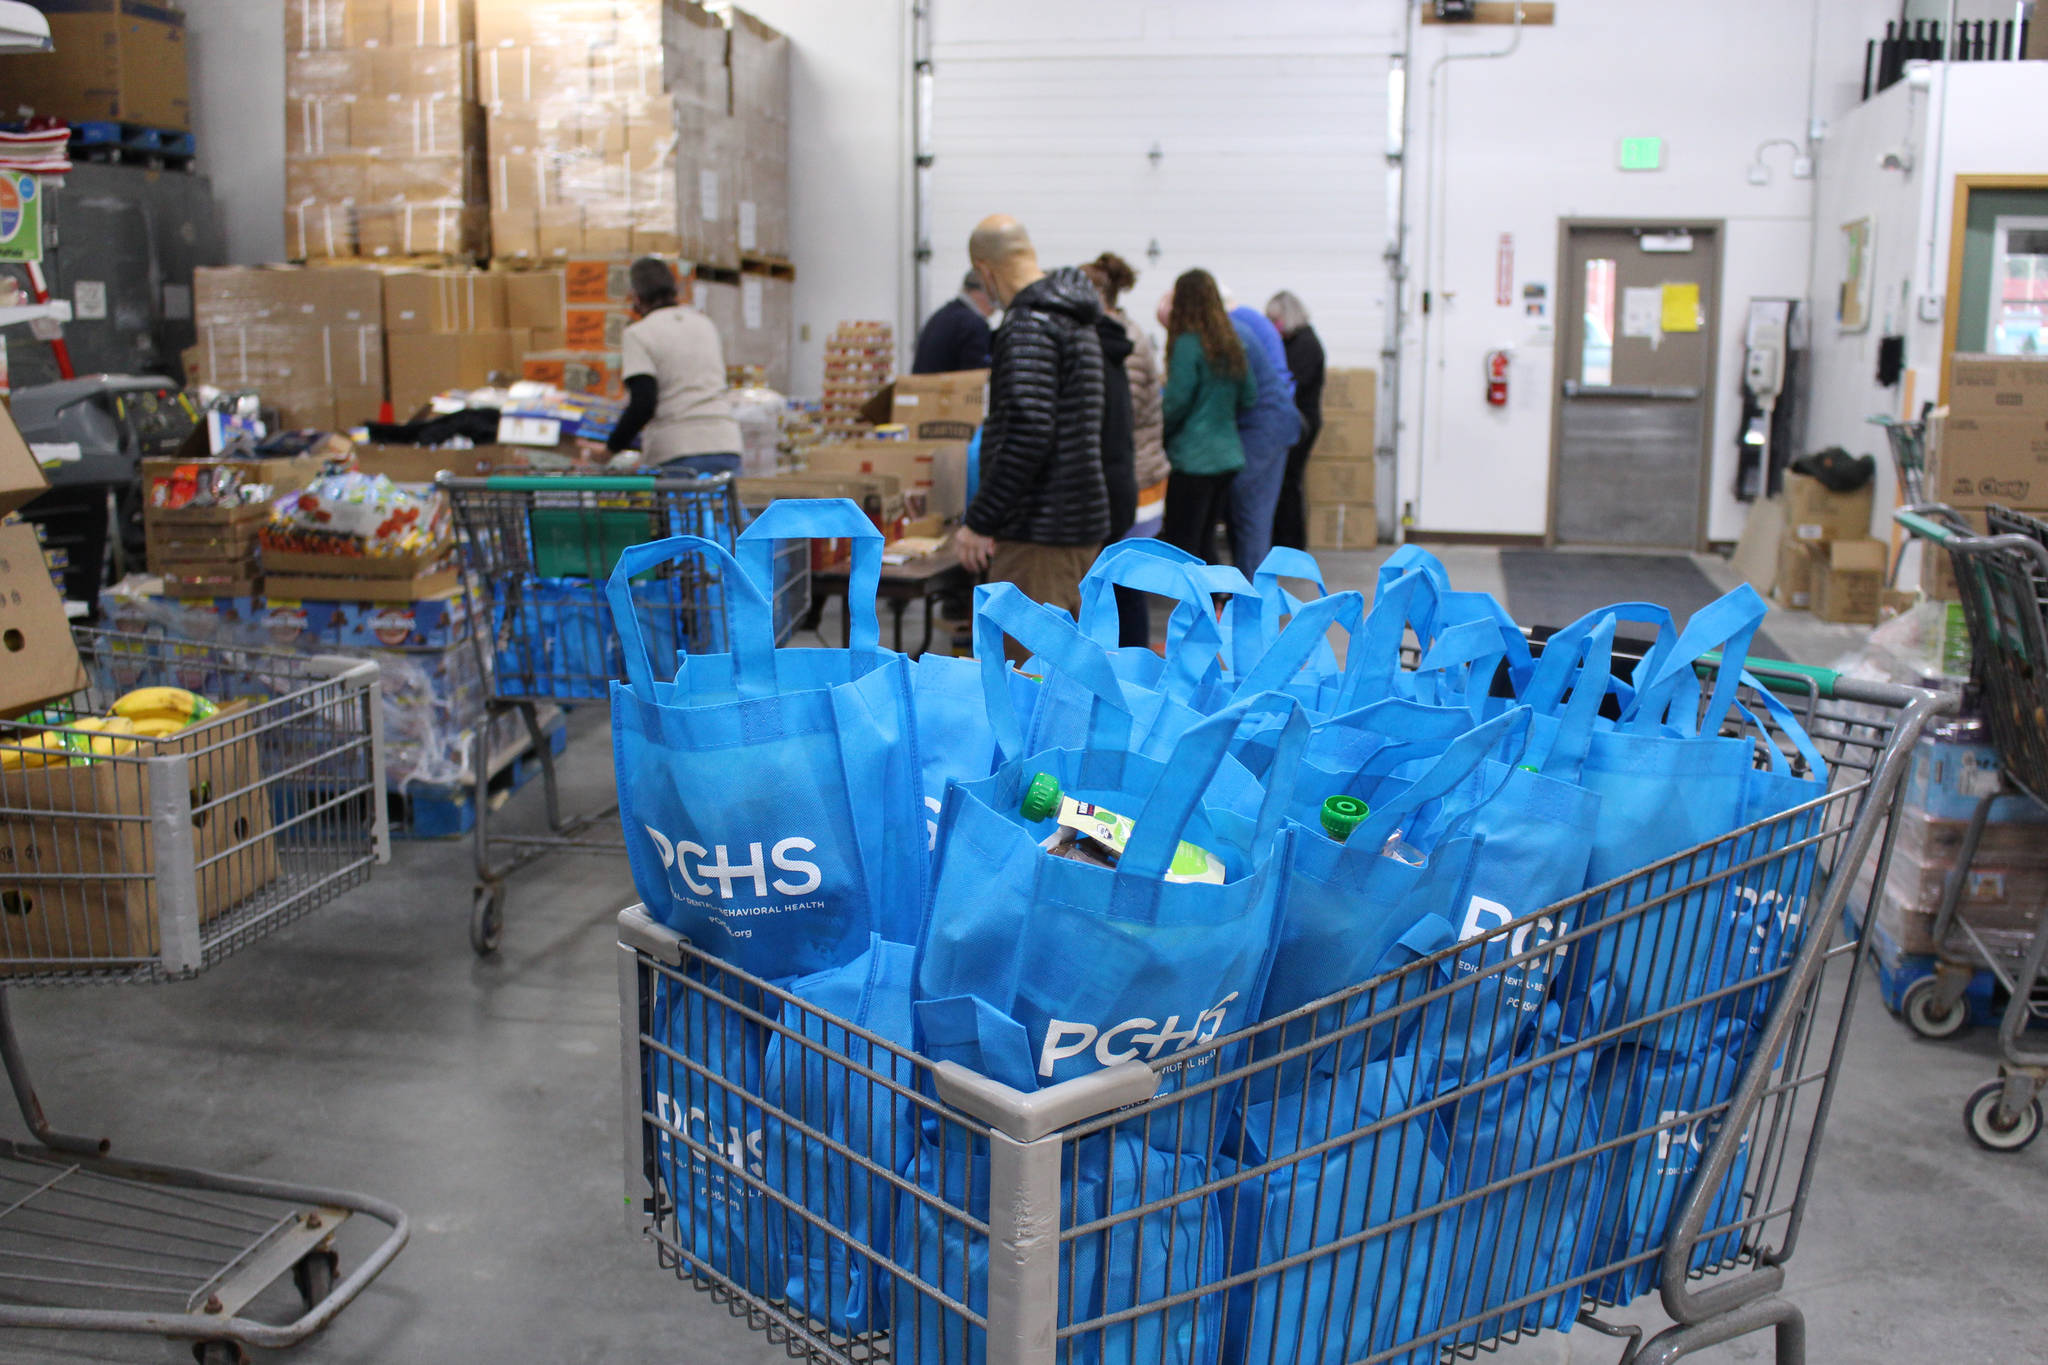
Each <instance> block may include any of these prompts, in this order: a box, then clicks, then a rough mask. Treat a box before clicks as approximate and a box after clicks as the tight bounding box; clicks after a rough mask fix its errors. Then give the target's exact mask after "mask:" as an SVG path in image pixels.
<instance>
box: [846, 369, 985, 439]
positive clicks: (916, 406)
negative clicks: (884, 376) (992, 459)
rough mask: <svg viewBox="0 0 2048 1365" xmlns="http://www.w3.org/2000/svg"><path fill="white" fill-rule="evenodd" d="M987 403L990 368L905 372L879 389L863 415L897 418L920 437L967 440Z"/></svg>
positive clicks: (888, 419)
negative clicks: (946, 371) (933, 372)
mask: <svg viewBox="0 0 2048 1365" xmlns="http://www.w3.org/2000/svg"><path fill="white" fill-rule="evenodd" d="M987 406H988V371H987V370H955V371H952V372H950V373H947V374H904V375H898V376H897V377H896V378H895V379H893V380H891V381H890V382H889V383H887V384H884V385H883V386H882V387H881V388H880V389H878V390H876V391H875V396H874V397H873V398H871V399H869V400H868V401H867V402H866V403H865V404H863V405H862V407H861V417H862V418H863V419H865V420H866V421H869V422H872V423H874V424H875V425H876V426H880V425H882V424H883V423H884V422H894V423H896V424H898V425H899V426H902V427H904V428H905V429H907V430H908V431H909V433H910V437H911V439H912V440H916V441H967V440H970V439H972V438H973V436H974V430H975V428H976V427H979V426H980V425H981V423H982V418H983V417H984V416H985V415H986V411H987Z"/></svg>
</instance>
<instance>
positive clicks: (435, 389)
mask: <svg viewBox="0 0 2048 1365" xmlns="http://www.w3.org/2000/svg"><path fill="white" fill-rule="evenodd" d="M540 283H541V284H542V285H545V284H546V282H545V281H541V282H540ZM383 286H384V287H383V310H384V311H383V318H384V334H385V340H384V346H385V351H386V354H387V355H388V356H389V358H390V366H391V405H392V408H393V409H394V411H395V412H396V413H397V415H398V417H399V418H400V420H404V419H406V418H408V417H410V416H411V415H412V414H414V413H416V412H418V411H419V410H421V409H422V408H424V407H425V406H426V405H427V403H428V401H429V400H431V399H432V398H433V397H434V395H436V394H438V393H443V392H445V391H447V390H449V389H475V388H482V387H484V386H486V385H490V384H496V383H502V382H509V381H511V380H513V379H516V378H518V377H519V373H520V366H521V363H522V361H523V358H524V356H525V355H526V353H527V352H528V351H530V350H532V349H533V346H534V341H533V336H534V332H533V328H532V327H531V326H530V325H529V324H530V322H531V321H532V319H531V318H530V316H529V312H530V309H529V308H528V306H527V304H528V298H527V296H528V295H530V294H533V293H542V294H545V292H546V291H545V289H541V290H534V289H532V288H531V287H530V286H528V285H527V284H526V282H524V281H520V282H519V284H518V285H516V286H515V284H514V282H513V280H512V278H511V277H509V276H506V275H502V274H499V273H497V272H495V271H489V270H478V269H475V268H473V267H454V268H448V269H433V270H390V271H387V272H385V274H384V277H383ZM548 321H549V322H550V324H551V325H558V324H559V321H560V318H559V313H557V314H555V315H554V316H553V317H552V318H549V319H548Z"/></svg>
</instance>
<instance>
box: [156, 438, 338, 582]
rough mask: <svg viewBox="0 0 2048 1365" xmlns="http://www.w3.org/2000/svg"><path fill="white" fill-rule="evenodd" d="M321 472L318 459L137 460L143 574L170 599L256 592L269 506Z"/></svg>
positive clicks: (259, 576) (260, 573) (311, 457)
mask: <svg viewBox="0 0 2048 1365" xmlns="http://www.w3.org/2000/svg"><path fill="white" fill-rule="evenodd" d="M322 467H323V461H322V460H321V458H320V457H319V456H317V455H314V456H302V457H299V458H295V459H246V460H204V461H191V460H184V459H154V460H144V461H143V462H142V498H143V501H142V530H143V537H144V541H145V544H146V547H147V550H148V559H149V569H150V572H151V573H154V574H157V575H159V576H160V577H162V579H163V580H164V591H165V592H166V593H168V594H170V595H171V596H173V597H236V596H250V595H254V594H256V593H260V592H262V591H263V578H262V570H261V568H260V566H259V563H258V556H257V543H258V537H259V535H260V534H261V532H262V530H263V527H264V524H265V523H266V522H268V521H269V520H270V499H272V498H274V497H276V496H278V495H280V494H284V493H289V492H291V491H292V490H293V489H296V488H304V487H305V486H306V485H307V484H309V483H311V482H312V481H313V480H314V479H315V478H317V477H318V476H319V474H320V471H321V468H322ZM222 475H225V478H222V477H221V476H222ZM218 490H225V491H224V492H222V491H218Z"/></svg>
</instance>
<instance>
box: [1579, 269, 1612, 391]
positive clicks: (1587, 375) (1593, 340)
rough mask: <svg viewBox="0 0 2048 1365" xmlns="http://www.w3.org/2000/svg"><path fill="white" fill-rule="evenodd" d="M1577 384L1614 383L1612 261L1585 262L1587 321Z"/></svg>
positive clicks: (1580, 351)
mask: <svg viewBox="0 0 2048 1365" xmlns="http://www.w3.org/2000/svg"><path fill="white" fill-rule="evenodd" d="M1579 382H1580V383H1581V384H1585V385H1589V386H1595V387H1600V388H1605V387H1607V386H1608V385H1610V384H1612V383H1613V382H1614V261H1613V260H1612V259H1611V258H1610V259H1602V260H1591V261H1587V262H1586V317H1585V324H1584V327H1583V328H1582V331H1581V338H1580V342H1579Z"/></svg>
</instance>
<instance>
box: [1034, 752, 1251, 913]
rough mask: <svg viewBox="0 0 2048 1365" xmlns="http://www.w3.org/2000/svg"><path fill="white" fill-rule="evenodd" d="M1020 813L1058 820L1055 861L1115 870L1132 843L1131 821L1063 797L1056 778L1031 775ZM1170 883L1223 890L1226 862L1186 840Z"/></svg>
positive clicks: (1051, 849)
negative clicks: (1204, 884)
mask: <svg viewBox="0 0 2048 1365" xmlns="http://www.w3.org/2000/svg"><path fill="white" fill-rule="evenodd" d="M1020 809H1021V810H1022V811H1023V813H1024V818H1025V819H1027V820H1030V821H1032V822H1034V823H1036V822H1037V821H1040V820H1046V819H1055V820H1057V822H1058V826H1059V827H1058V828H1057V829H1055V830H1054V831H1053V833H1052V834H1050V835H1049V836H1047V837H1046V839H1045V841H1044V844H1043V847H1044V848H1045V851H1046V852H1048V853H1050V854H1052V856H1053V857H1055V858H1072V859H1075V860H1076V861H1079V862H1085V863H1093V864H1095V865H1096V866H1097V867H1115V866H1116V865H1117V863H1118V862H1119V861H1120V860H1121V859H1122V858H1123V855H1124V848H1125V846H1126V845H1128V844H1129V842H1130V838H1131V827H1132V821H1131V819H1130V817H1128V816H1124V815H1118V814H1117V813H1116V812H1115V811H1112V810H1105V809H1103V808H1102V807H1101V806H1097V805H1093V804H1090V803H1089V802H1086V801H1076V800H1075V799H1074V798H1073V797H1071V796H1065V795H1062V794H1061V792H1060V784H1059V780H1058V779H1057V778H1055V777H1054V776H1053V775H1052V774H1051V773H1034V774H1033V775H1032V778H1031V784H1030V785H1029V786H1028V787H1026V788H1025V791H1024V799H1023V801H1022V803H1021V804H1020ZM1166 880H1167V881H1170V882H1211V883H1215V884H1218V885H1221V884H1222V882H1223V881H1224V870H1223V861H1222V859H1220V858H1218V857H1217V856H1216V855H1215V854H1213V853H1211V852H1209V850H1207V849H1205V848H1198V847H1196V846H1195V845H1194V844H1191V843H1188V842H1187V841H1186V840H1182V841H1181V844H1180V846H1179V847H1178V848H1176V849H1175V850H1174V852H1173V861H1172V863H1171V864H1170V865H1169V866H1168V867H1167V869H1166Z"/></svg>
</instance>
